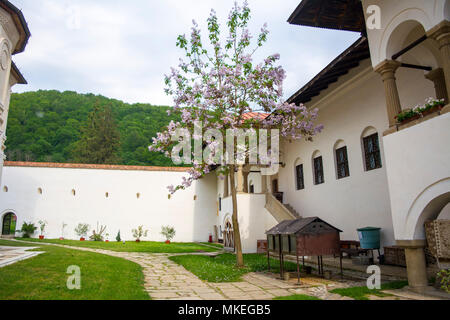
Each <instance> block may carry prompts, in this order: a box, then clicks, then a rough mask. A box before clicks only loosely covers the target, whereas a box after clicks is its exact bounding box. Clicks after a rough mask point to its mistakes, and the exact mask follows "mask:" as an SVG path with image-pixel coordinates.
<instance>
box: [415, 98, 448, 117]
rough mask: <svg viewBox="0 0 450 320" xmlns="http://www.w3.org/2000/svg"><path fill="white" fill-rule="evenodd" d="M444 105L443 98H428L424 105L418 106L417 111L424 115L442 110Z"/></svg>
mask: <svg viewBox="0 0 450 320" xmlns="http://www.w3.org/2000/svg"><path fill="white" fill-rule="evenodd" d="M444 106H445V102H444V99H440V100H438V99H434V98H428V99H427V100H426V102H425V105H424V106H423V107H420V108H419V112H420V113H421V114H422V116H424V117H425V116H427V115H429V114H432V113H434V112H436V111H440V110H442V108H443V107H444Z"/></svg>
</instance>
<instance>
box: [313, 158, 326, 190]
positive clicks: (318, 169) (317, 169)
mask: <svg viewBox="0 0 450 320" xmlns="http://www.w3.org/2000/svg"><path fill="white" fill-rule="evenodd" d="M312 165H313V166H312V167H313V177H314V184H315V185H319V184H322V183H325V177H324V173H323V159H322V154H321V153H320V151H316V152H314V153H313V157H312Z"/></svg>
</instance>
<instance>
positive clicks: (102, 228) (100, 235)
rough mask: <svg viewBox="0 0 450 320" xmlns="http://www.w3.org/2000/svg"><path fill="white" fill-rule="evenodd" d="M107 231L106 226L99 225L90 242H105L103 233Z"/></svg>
mask: <svg viewBox="0 0 450 320" xmlns="http://www.w3.org/2000/svg"><path fill="white" fill-rule="evenodd" d="M105 230H106V226H103V225H100V227H99V225H98V223H97V230H92V235H91V236H90V237H89V239H90V240H92V241H103V240H104V236H103V233H104V232H105Z"/></svg>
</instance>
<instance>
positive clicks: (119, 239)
mask: <svg viewBox="0 0 450 320" xmlns="http://www.w3.org/2000/svg"><path fill="white" fill-rule="evenodd" d="M116 241H117V242H121V241H122V239H121V238H120V230H119V232H118V233H117V236H116Z"/></svg>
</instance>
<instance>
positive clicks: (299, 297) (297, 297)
mask: <svg viewBox="0 0 450 320" xmlns="http://www.w3.org/2000/svg"><path fill="white" fill-rule="evenodd" d="M272 300H321V299H319V298H317V297H313V296H308V295H306V294H294V295H292V296H286V297H276V298H273V299H272Z"/></svg>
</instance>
